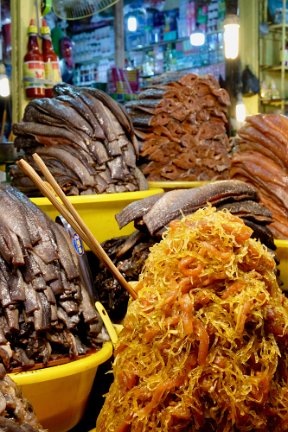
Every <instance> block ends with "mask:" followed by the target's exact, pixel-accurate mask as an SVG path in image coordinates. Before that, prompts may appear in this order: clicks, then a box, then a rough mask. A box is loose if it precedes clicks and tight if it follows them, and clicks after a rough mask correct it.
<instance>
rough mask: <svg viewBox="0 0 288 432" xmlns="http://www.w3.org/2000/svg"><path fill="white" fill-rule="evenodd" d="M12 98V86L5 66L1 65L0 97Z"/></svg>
mask: <svg viewBox="0 0 288 432" xmlns="http://www.w3.org/2000/svg"><path fill="white" fill-rule="evenodd" d="M8 96H10V84H9V79H8V76H7V73H6V69H5V65H4V64H3V63H0V97H4V98H5V97H8Z"/></svg>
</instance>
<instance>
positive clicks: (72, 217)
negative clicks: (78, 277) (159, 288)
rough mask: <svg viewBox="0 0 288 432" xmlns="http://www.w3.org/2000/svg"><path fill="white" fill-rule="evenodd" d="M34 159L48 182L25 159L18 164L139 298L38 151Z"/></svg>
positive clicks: (130, 292)
mask: <svg viewBox="0 0 288 432" xmlns="http://www.w3.org/2000/svg"><path fill="white" fill-rule="evenodd" d="M33 159H34V161H35V162H36V164H37V166H38V168H39V170H40V171H41V173H42V174H43V176H44V178H45V180H46V182H47V183H48V184H47V183H46V182H45V181H43V180H42V179H41V177H40V176H39V175H38V174H37V172H36V171H35V170H34V168H32V167H31V166H30V165H29V164H28V162H26V161H25V160H24V159H21V160H19V161H18V162H17V165H18V166H19V167H20V168H21V169H22V170H23V171H24V172H25V174H27V176H28V177H30V179H31V180H32V181H33V182H34V183H35V185H36V186H37V187H38V188H39V190H40V191H41V192H42V194H43V195H44V196H46V197H47V198H48V199H49V201H50V202H51V203H52V204H53V205H54V207H55V208H56V209H57V210H58V211H59V212H60V213H61V215H62V216H63V217H64V218H65V219H66V221H67V222H68V223H69V224H70V225H71V226H72V227H73V229H74V230H75V231H76V233H77V234H78V235H79V236H80V238H81V239H82V240H83V241H84V242H85V243H86V245H87V246H88V247H89V248H90V249H91V251H92V252H94V253H95V255H96V256H97V257H98V258H99V259H100V260H101V261H103V263H104V264H105V265H106V266H107V267H108V269H109V270H110V271H111V273H112V274H113V276H114V277H115V279H116V280H117V281H118V282H119V283H120V285H121V286H122V287H123V288H125V289H126V290H127V291H128V293H129V294H130V295H131V297H132V298H133V299H134V300H135V299H136V298H137V293H136V291H135V290H134V289H133V288H132V286H131V285H130V284H129V283H128V282H127V281H126V279H125V278H124V277H123V276H122V274H121V273H120V272H119V270H118V269H117V267H116V266H115V265H114V263H113V262H112V261H111V259H110V258H109V256H108V255H107V254H106V252H105V251H104V249H103V248H102V246H101V245H100V243H99V242H98V240H97V239H96V238H95V237H94V235H93V234H92V232H91V231H90V229H89V228H88V227H87V225H86V224H85V222H84V221H83V220H82V218H81V216H80V215H79V214H78V212H77V211H76V210H75V208H74V207H73V205H72V204H71V203H70V201H69V200H68V198H67V197H66V195H65V194H64V192H63V191H62V189H61V188H60V186H59V185H58V183H57V182H56V180H55V179H54V177H53V175H52V174H51V173H50V171H49V169H48V168H47V167H46V165H45V163H44V162H43V160H42V159H41V157H40V156H39V155H38V154H37V153H34V154H33ZM55 194H56V196H55ZM58 198H60V200H61V201H62V203H61V202H60V201H59V200H58Z"/></svg>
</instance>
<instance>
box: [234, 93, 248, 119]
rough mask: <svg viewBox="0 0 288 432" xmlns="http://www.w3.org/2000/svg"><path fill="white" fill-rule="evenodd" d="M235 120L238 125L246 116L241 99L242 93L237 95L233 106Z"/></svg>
mask: <svg viewBox="0 0 288 432" xmlns="http://www.w3.org/2000/svg"><path fill="white" fill-rule="evenodd" d="M235 115H236V121H237V123H238V124H239V125H241V124H242V123H244V121H245V118H246V107H245V104H244V102H243V99H242V95H238V97H237V103H236V108H235Z"/></svg>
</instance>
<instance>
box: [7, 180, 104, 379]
mask: <svg viewBox="0 0 288 432" xmlns="http://www.w3.org/2000/svg"><path fill="white" fill-rule="evenodd" d="M0 206H1V210H2V211H1V214H0V305H1V308H0V362H2V363H3V364H4V366H5V367H6V369H7V370H11V369H13V368H15V367H30V366H33V365H34V364H35V363H39V362H40V363H43V364H44V365H45V364H47V363H48V362H49V361H51V360H57V359H59V358H63V356H66V357H68V358H69V357H70V358H76V357H77V356H79V355H80V354H84V353H87V352H88V351H89V350H91V349H95V348H97V346H98V347H99V346H100V343H101V342H100V338H101V331H102V322H101V320H100V318H99V315H98V314H97V312H96V311H95V308H94V306H93V303H92V301H91V299H90V296H89V294H88V292H87V291H86V287H85V286H84V285H83V283H82V281H81V277H80V271H79V265H78V261H77V256H76V252H75V251H74V249H73V247H72V244H71V242H70V240H69V237H68V235H67V234H66V231H65V230H64V228H63V227H62V226H60V225H58V224H56V223H55V222H53V221H52V220H50V219H49V218H48V217H47V216H46V215H45V214H44V213H43V212H42V211H41V210H40V209H38V207H37V206H35V205H34V204H33V203H32V202H31V201H30V200H29V199H28V198H27V197H26V196H25V195H23V194H22V193H20V192H19V191H17V190H16V189H15V188H13V187H7V188H4V187H3V186H2V187H1V188H0Z"/></svg>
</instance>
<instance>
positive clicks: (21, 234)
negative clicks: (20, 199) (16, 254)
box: [0, 188, 32, 249]
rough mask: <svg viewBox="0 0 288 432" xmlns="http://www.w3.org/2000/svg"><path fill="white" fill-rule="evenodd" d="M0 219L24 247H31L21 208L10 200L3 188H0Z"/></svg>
mask: <svg viewBox="0 0 288 432" xmlns="http://www.w3.org/2000/svg"><path fill="white" fill-rule="evenodd" d="M0 205H1V221H2V224H3V225H4V226H5V227H6V229H7V230H9V231H12V232H13V233H15V234H16V235H17V237H18V238H19V239H21V242H22V243H23V246H24V247H25V248H28V249H31V248H32V244H31V240H30V235H29V232H28V229H27V224H26V220H25V215H23V208H20V206H19V203H17V202H15V200H12V199H11V197H10V196H9V195H8V194H7V192H6V191H5V189H3V188H1V189H0Z"/></svg>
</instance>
